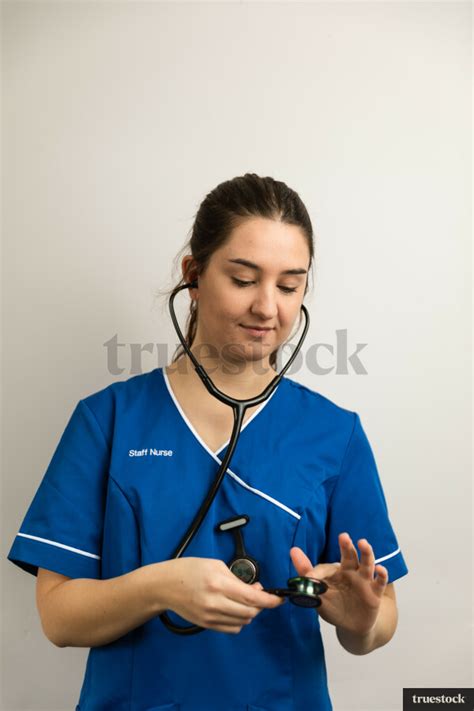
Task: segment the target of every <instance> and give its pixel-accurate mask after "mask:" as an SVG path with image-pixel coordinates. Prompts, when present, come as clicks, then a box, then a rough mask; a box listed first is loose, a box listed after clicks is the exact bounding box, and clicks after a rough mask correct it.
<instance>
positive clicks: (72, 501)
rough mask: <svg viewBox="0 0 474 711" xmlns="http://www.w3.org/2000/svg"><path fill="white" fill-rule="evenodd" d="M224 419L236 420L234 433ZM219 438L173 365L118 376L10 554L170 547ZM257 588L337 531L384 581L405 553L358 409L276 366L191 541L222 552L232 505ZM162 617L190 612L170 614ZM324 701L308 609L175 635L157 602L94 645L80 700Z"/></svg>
mask: <svg viewBox="0 0 474 711" xmlns="http://www.w3.org/2000/svg"><path fill="white" fill-rule="evenodd" d="M229 434H230V433H229ZM226 445H227V442H226V443H223V445H222V447H221V448H220V449H219V450H218V451H217V452H213V451H211V449H210V448H209V447H207V446H206V444H205V443H204V442H203V441H202V439H201V438H200V437H199V435H198V434H197V432H196V431H195V430H194V429H193V427H192V425H191V424H190V422H189V421H188V420H187V418H186V416H185V415H184V413H183V411H182V410H181V408H180V406H179V403H178V402H177V400H176V399H175V397H174V394H173V391H172V389H171V386H170V383H169V381H168V378H167V375H166V372H165V371H164V370H163V369H162V368H156V369H154V370H152V371H151V372H149V373H144V374H140V375H136V376H133V377H131V378H129V379H128V380H125V381H120V382H115V383H112V384H111V385H109V386H108V387H106V388H104V389H103V390H100V391H99V392H97V393H94V394H92V395H89V396H88V397H85V398H84V399H82V400H80V401H79V402H78V404H77V406H76V408H75V410H74V412H73V413H72V415H71V417H70V419H69V422H68V423H67V425H66V428H65V430H64V433H63V435H62V437H61V439H60V441H59V444H58V446H57V448H56V451H55V452H54V455H53V457H52V460H51V462H50V464H49V467H48V469H47V471H46V473H45V475H44V477H43V480H42V481H41V484H40V486H39V488H38V490H37V492H36V494H35V496H34V498H33V501H32V502H31V504H30V507H29V509H28V511H27V513H26V516H25V518H24V520H23V523H22V524H21V527H20V531H19V533H18V534H17V536H16V537H15V539H14V542H13V545H12V547H11V549H10V552H9V554H8V559H9V560H10V561H11V562H13V563H15V564H16V565H17V566H19V567H20V568H22V569H24V570H26V571H27V572H29V573H32V574H33V575H37V571H38V566H39V567H41V568H47V569H49V570H53V571H56V572H57V573H61V574H62V575H66V576H68V577H71V578H96V579H108V578H113V577H116V576H119V575H124V574H126V573H128V572H130V571H132V570H134V569H136V568H138V567H140V566H143V565H148V564H151V563H156V562H159V561H164V560H168V559H169V558H170V557H171V556H172V554H173V551H174V550H175V548H176V546H177V545H178V543H179V541H180V540H181V537H182V535H183V534H184V532H185V531H186V530H187V528H188V527H189V525H190V523H191V521H192V520H193V519H194V516H195V514H196V512H197V510H198V509H199V507H200V505H201V503H202V501H203V500H204V498H205V496H206V494H207V492H208V489H209V487H210V485H211V483H212V481H213V480H214V478H215V474H216V472H217V468H218V464H219V462H220V461H221V459H222V457H223V454H224V453H225V448H226ZM241 514H247V515H248V516H249V518H250V520H249V522H248V523H247V525H246V526H245V527H244V528H243V529H241V530H242V533H243V537H244V543H245V547H246V551H247V553H248V554H249V555H250V556H251V557H253V558H256V559H257V561H258V562H259V564H260V582H261V583H262V585H263V586H264V587H265V588H273V587H286V584H287V580H288V578H290V577H292V576H294V575H297V572H296V570H295V568H294V567H293V564H292V562H291V559H290V548H291V547H292V546H299V547H300V548H302V549H303V551H305V553H306V554H307V556H308V557H309V558H310V560H311V561H312V563H313V564H316V563H317V562H318V563H321V562H336V561H339V560H340V550H339V545H338V535H339V534H340V533H342V532H344V531H347V532H348V533H349V534H350V536H351V537H352V540H353V541H357V540H358V539H359V538H367V540H368V541H369V543H371V544H372V546H373V549H374V554H375V558H376V562H378V563H382V564H383V565H384V566H385V567H386V568H387V570H388V573H389V582H393V581H395V580H397V578H400V577H402V576H403V575H406V573H407V572H408V569H407V566H406V564H405V561H404V559H403V556H402V553H401V551H400V547H399V544H398V542H397V538H396V537H395V533H394V531H393V528H392V525H391V522H390V519H389V515H388V510H387V504H386V501H385V497H384V493H383V489H382V486H381V483H380V479H379V475H378V472H377V467H376V463H375V460H374V456H373V453H372V450H371V447H370V444H369V442H368V439H367V437H366V435H365V432H364V430H363V428H362V425H361V421H360V418H359V416H358V415H357V413H355V412H351V411H350V410H346V409H344V408H342V407H339V406H338V405H336V404H335V403H333V402H332V401H331V400H329V399H328V398H326V397H324V396H322V395H320V394H319V393H316V392H314V391H312V390H310V389H309V388H307V387H305V386H303V385H301V384H299V383H297V382H295V381H293V380H291V379H289V378H286V377H284V378H283V379H282V380H281V382H280V384H279V385H278V388H277V389H276V390H275V392H274V393H273V395H272V396H271V398H270V399H269V400H267V401H265V402H264V403H262V405H261V406H260V407H259V408H258V410H257V411H256V412H255V413H254V414H253V416H252V417H251V418H250V419H249V420H248V421H247V422H246V423H245V425H244V427H243V429H242V434H241V436H240V440H239V442H238V444H237V448H236V451H235V453H234V456H233V459H232V461H231V468H230V469H229V470H228V472H227V474H226V476H225V477H224V480H223V482H222V484H221V487H220V489H219V491H218V493H217V495H216V498H215V500H214V502H213V504H212V506H211V508H210V510H209V512H208V514H207V516H206V518H205V520H204V522H203V524H202V526H201V528H200V529H199V531H198V533H197V534H196V536H195V537H194V539H193V540H192V542H191V544H190V546H189V547H188V549H187V550H186V552H185V556H199V557H203V558H217V559H220V560H223V561H225V562H229V561H230V560H231V559H232V557H233V554H234V550H235V547H234V539H233V536H232V534H231V533H230V532H225V533H216V532H215V526H216V525H217V524H218V523H220V522H221V521H223V520H225V519H227V518H230V517H232V516H235V515H241ZM169 614H170V617H171V618H172V619H173V620H174V621H176V622H179V623H181V624H186V625H188V624H189V622H187V621H185V620H183V619H182V618H181V617H179V616H178V615H177V614H176V613H174V612H170V613H169ZM308 708H313V709H317V711H331V709H332V705H331V701H330V697H329V693H328V688H327V677H326V666H325V659H324V651H323V645H322V639H321V634H320V625H319V617H318V614H317V611H316V610H315V609H307V608H302V607H297V606H296V605H292V604H290V603H288V602H287V604H285V605H282V606H280V607H279V608H277V609H265V610H262V612H260V613H259V614H258V615H257V617H256V618H255V619H254V620H253V621H252V622H251V624H250V625H247V626H244V627H243V628H242V631H241V632H240V633H239V634H236V635H235V634H225V633H222V632H217V631H215V630H207V629H206V630H205V631H203V632H200V633H199V634H196V635H191V636H183V635H176V634H174V633H173V632H170V631H169V630H168V629H167V628H166V627H165V626H164V625H163V623H162V622H161V620H160V619H159V617H155V618H153V619H151V620H149V621H148V622H147V623H145V624H144V625H142V626H140V627H138V628H136V629H135V630H132V631H131V632H129V633H127V634H125V635H124V636H123V637H121V638H120V639H118V640H116V641H115V642H112V643H110V644H107V645H104V646H100V647H93V648H91V649H90V651H89V654H88V658H87V666H86V671H85V676H84V680H83V684H82V689H81V693H80V698H79V702H78V705H77V707H76V711H77V709H80V711H160V710H161V711H165V710H166V711H307V709H308Z"/></svg>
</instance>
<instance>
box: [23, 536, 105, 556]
mask: <svg viewBox="0 0 474 711" xmlns="http://www.w3.org/2000/svg"><path fill="white" fill-rule="evenodd" d="M16 535H17V536H23V538H31V539H32V540H33V541H41V543H49V545H50V546H57V547H58V548H64V549H65V550H67V551H72V552H73V553H79V554H80V555H85V556H87V557H88V558H95V559H96V560H100V555H94V553H87V551H81V550H79V548H72V546H66V545H64V543H56V541H50V540H48V539H47V538H40V537H39V536H30V535H29V534H28V533H17V534H16Z"/></svg>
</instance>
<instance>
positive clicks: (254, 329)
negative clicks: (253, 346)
mask: <svg viewBox="0 0 474 711" xmlns="http://www.w3.org/2000/svg"><path fill="white" fill-rule="evenodd" d="M241 326H242V328H243V329H244V330H245V331H246V332H247V333H248V334H249V335H250V336H255V337H257V338H258V337H260V338H261V337H262V336H265V335H266V334H267V333H269V332H270V331H273V328H268V327H262V326H244V325H243V324H241Z"/></svg>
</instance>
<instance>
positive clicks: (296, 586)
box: [264, 575, 328, 607]
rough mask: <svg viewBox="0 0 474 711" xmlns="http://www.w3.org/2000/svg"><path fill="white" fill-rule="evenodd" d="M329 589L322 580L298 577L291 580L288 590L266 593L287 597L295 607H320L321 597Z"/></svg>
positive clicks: (270, 590) (272, 590) (269, 590)
mask: <svg viewBox="0 0 474 711" xmlns="http://www.w3.org/2000/svg"><path fill="white" fill-rule="evenodd" d="M327 589H328V586H327V585H326V583H325V582H323V581H322V580H317V578H307V577H304V576H300V575H298V576H296V577H295V578H289V580H288V588H272V589H265V590H264V592H268V593H272V594H273V595H279V596H280V597H287V598H289V600H290V602H292V603H293V605H298V606H299V607H319V606H320V605H321V598H320V597H319V596H320V595H322V594H323V593H324V592H326V590H327Z"/></svg>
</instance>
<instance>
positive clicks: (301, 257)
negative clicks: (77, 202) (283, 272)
mask: <svg viewBox="0 0 474 711" xmlns="http://www.w3.org/2000/svg"><path fill="white" fill-rule="evenodd" d="M215 256H216V257H218V258H219V259H222V260H226V259H238V258H244V259H248V260H249V261H252V262H256V263H258V264H259V265H260V264H261V266H262V268H264V267H266V266H268V267H269V268H270V267H271V268H279V267H281V268H282V269H284V268H285V269H288V268H292V267H295V268H297V267H302V268H304V269H306V268H307V267H308V264H309V258H310V252H309V247H308V243H307V240H306V237H305V235H304V233H303V230H302V229H301V228H300V227H298V226H297V225H288V224H286V223H284V222H279V221H277V220H269V219H266V218H261V217H252V218H249V219H248V220H245V221H244V222H243V223H242V224H240V225H239V226H238V227H235V228H234V229H233V230H232V232H231V234H230V237H229V239H228V240H227V241H226V243H225V244H224V245H223V246H222V247H220V249H219V250H217V251H216V252H215Z"/></svg>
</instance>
